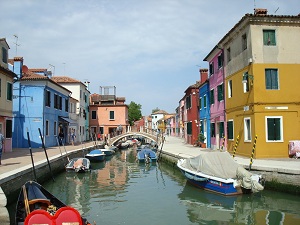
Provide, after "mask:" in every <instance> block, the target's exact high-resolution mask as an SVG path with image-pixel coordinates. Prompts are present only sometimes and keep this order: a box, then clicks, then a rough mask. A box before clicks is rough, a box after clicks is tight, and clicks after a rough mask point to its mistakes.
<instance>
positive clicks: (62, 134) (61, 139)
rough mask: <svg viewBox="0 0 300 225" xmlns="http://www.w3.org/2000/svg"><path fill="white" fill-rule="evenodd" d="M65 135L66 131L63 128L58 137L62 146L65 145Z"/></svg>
mask: <svg viewBox="0 0 300 225" xmlns="http://www.w3.org/2000/svg"><path fill="white" fill-rule="evenodd" d="M64 137H65V135H64V132H63V131H62V130H61V131H60V132H59V134H58V138H59V139H58V140H59V145H60V146H62V145H63V140H64Z"/></svg>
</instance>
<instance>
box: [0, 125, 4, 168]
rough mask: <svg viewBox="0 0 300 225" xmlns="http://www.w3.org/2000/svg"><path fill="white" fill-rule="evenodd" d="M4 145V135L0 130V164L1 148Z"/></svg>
mask: <svg viewBox="0 0 300 225" xmlns="http://www.w3.org/2000/svg"><path fill="white" fill-rule="evenodd" d="M3 145H4V136H3V134H2V133H1V131H0V165H1V157H2V150H3Z"/></svg>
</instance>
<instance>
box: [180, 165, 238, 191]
mask: <svg viewBox="0 0 300 225" xmlns="http://www.w3.org/2000/svg"><path fill="white" fill-rule="evenodd" d="M180 171H181V172H182V174H183V175H184V176H185V177H186V179H187V180H188V181H189V182H190V183H191V184H192V185H194V186H196V187H198V188H201V189H204V190H207V191H212V192H215V193H218V194H222V195H228V196H229V195H239V194H243V193H244V192H243V190H242V188H240V187H238V188H235V187H234V183H233V182H231V183H224V182H221V181H217V180H213V179H208V178H206V177H201V176H198V175H195V174H192V173H189V172H187V171H185V170H183V169H180Z"/></svg>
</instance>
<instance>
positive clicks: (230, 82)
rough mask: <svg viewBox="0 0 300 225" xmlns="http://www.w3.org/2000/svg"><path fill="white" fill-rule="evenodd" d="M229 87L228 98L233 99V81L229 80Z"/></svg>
mask: <svg viewBox="0 0 300 225" xmlns="http://www.w3.org/2000/svg"><path fill="white" fill-rule="evenodd" d="M230 84H231V86H230ZM227 87H228V93H227V94H228V98H232V80H228V82H227Z"/></svg>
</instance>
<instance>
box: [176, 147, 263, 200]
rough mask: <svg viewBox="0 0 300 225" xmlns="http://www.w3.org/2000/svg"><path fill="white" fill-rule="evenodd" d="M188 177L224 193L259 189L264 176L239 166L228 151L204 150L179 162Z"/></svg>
mask: <svg viewBox="0 0 300 225" xmlns="http://www.w3.org/2000/svg"><path fill="white" fill-rule="evenodd" d="M177 166H178V168H179V169H180V170H181V172H182V173H183V175H184V176H185V177H186V178H187V180H188V181H189V182H190V183H191V184H193V185H195V186H197V187H199V188H202V189H205V190H209V191H213V192H216V193H219V194H222V195H237V194H244V193H252V192H259V191H262V190H263V189H264V187H263V186H262V185H261V183H260V182H261V180H262V176H260V175H257V174H252V173H250V172H249V171H247V170H245V169H244V168H243V167H242V166H240V165H238V164H237V163H236V162H235V161H234V160H233V158H232V156H231V155H230V154H229V153H228V152H219V151H212V150H210V151H204V150H203V151H201V153H200V155H198V156H196V157H192V158H187V159H180V160H178V162H177Z"/></svg>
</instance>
